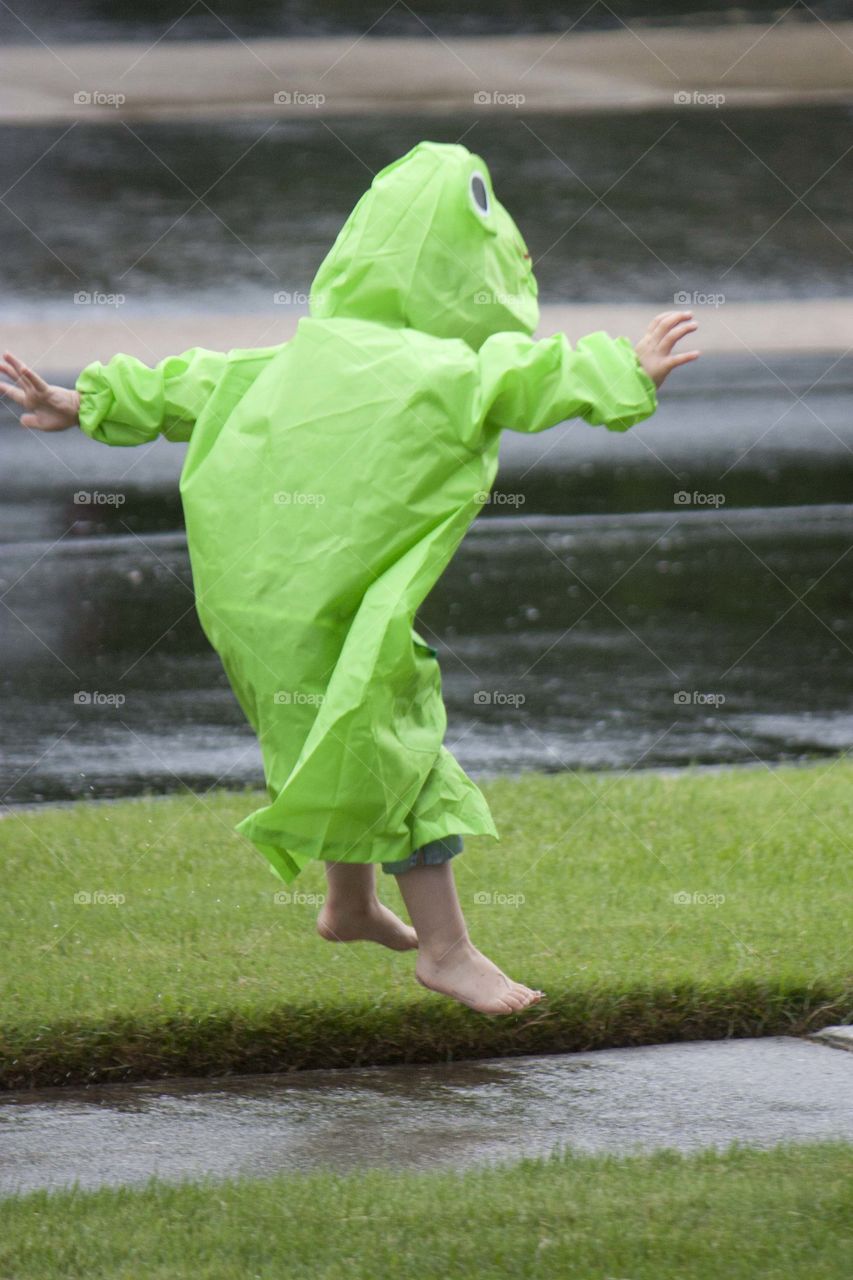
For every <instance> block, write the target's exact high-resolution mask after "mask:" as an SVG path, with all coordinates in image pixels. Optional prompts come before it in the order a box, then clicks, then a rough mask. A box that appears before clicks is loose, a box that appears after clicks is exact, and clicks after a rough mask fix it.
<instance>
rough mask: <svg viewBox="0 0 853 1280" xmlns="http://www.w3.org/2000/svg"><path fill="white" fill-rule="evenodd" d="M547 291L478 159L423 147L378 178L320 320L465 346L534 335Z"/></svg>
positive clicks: (342, 249)
mask: <svg viewBox="0 0 853 1280" xmlns="http://www.w3.org/2000/svg"><path fill="white" fill-rule="evenodd" d="M537 294H538V289H537V285H536V278H535V276H534V274H533V268H532V266H531V262H530V255H529V253H528V251H527V246H526V244H525V243H524V240H523V239H522V236H521V233H520V231H519V230H518V228H517V226H516V225H515V223H514V221H513V220H512V218H511V217H510V215H509V214H508V213H507V211H506V209H505V208H504V207H503V205H502V204H501V203H500V202H499V201H498V200H497V199H496V197H495V194H494V191H493V190H492V181H491V177H490V175H489V170H488V168H487V166H486V164H485V162H484V161H483V160H481V159H480V157H479V156H476V155H473V154H472V153H471V152H470V151H468V149H467V148H466V147H463V146H460V145H459V144H451V143H439V142H419V143H418V145H417V146H416V147H413V148H412V150H411V151H409V152H407V153H406V155H404V156H401V157H400V159H399V160H395V161H394V162H393V163H392V164H389V165H386V167H385V168H384V169H381V170H380V171H379V173H377V175H376V177H375V178H374V179H373V182H372V183H371V185H370V188H369V189H368V190H367V191H366V192H365V193H364V195H363V196H362V197H361V199H360V200H359V201H358V204H357V205H356V206H355V208H354V209H353V211H352V213H351V214H350V216H349V217H348V218H347V220H346V222H345V223H344V225H343V227H342V228H341V231H340V233H339V235H338V237H337V239H336V240H335V243H334V244H333V245H332V248H331V249H330V251H329V253H328V254H327V256H326V258H325V259H324V261H323V263H322V264H321V266H320V269H319V271H318V272H317V275H316V276H315V277H314V283H313V285H312V287H311V315H312V316H313V317H315V318H317V319H325V318H328V317H346V318H349V319H358V320H373V321H376V322H377V323H379V324H386V325H389V326H391V327H394V328H403V327H405V328H410V329H419V330H421V331H422V332H423V333H429V334H432V335H433V336H434V337H437V338H461V339H463V340H464V341H465V342H467V343H468V345H469V346H470V347H472V348H473V349H474V350H477V349H479V347H481V346H482V344H483V343H484V342H485V340H486V339H487V338H488V337H490V336H491V335H492V334H494V333H501V332H503V331H506V330H513V331H516V332H521V333H526V334H532V333H533V331H534V329H535V328H536V326H537V324H538V323H539V306H538V302H537Z"/></svg>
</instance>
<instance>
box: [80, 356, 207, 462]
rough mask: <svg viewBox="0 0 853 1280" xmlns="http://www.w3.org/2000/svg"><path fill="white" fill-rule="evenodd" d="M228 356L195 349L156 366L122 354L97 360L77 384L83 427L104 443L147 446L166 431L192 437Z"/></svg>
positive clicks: (173, 435)
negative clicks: (106, 362)
mask: <svg viewBox="0 0 853 1280" xmlns="http://www.w3.org/2000/svg"><path fill="white" fill-rule="evenodd" d="M228 359H229V357H228V355H227V354H223V353H221V352H219V351H207V350H205V348H204V347H192V348H191V349H190V350H189V351H184V352H183V354H182V355H179V356H168V357H167V358H166V359H165V360H161V361H160V363H159V364H158V365H155V367H154V368H149V366H148V365H146V364H143V363H142V361H141V360H137V359H136V357H135V356H127V355H123V354H119V355H116V356H113V358H112V360H110V362H109V363H108V364H101V363H100V362H99V361H97V360H96V361H95V362H94V363H93V364H89V365H87V366H86V368H85V369H84V370H83V371H82V373H81V374H80V375H79V377H78V378H77V382H76V384H75V386H76V389H77V391H79V393H80V410H79V414H78V421H79V423H80V427H81V428H82V430H83V431H85V432H86V434H87V435H88V436H91V437H92V439H93V440H99V441H101V443H102V444H114V445H132V444H146V443H148V442H149V441H151V440H155V439H156V438H157V436H158V435H161V434H162V435H164V436H166V438H167V439H169V440H189V438H190V436H191V434H192V429H193V427H194V426H195V423H196V419H197V418H198V417H199V416H200V415H201V413H202V411H203V409H204V407H205V405H206V404H207V402H208V400H209V399H210V397H211V395H212V394H213V392H214V390H215V389H216V386H217V384H218V382H219V380H220V378H221V377H222V375H223V373H224V372H225V369H226V366H227V364H228Z"/></svg>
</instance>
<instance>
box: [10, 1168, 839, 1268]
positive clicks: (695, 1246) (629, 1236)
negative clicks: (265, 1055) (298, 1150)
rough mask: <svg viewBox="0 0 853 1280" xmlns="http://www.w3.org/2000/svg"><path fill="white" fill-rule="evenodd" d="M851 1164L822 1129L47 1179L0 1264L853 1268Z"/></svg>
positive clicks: (26, 1201)
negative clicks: (694, 1143) (599, 1150)
mask: <svg viewBox="0 0 853 1280" xmlns="http://www.w3.org/2000/svg"><path fill="white" fill-rule="evenodd" d="M851 1179H853V1148H851V1147H850V1146H846V1145H845V1144H843V1143H820V1144H815V1145H813V1146H788V1145H785V1146H780V1147H775V1148H772V1149H770V1150H767V1151H750V1150H748V1149H744V1148H741V1147H737V1146H732V1147H730V1148H729V1149H728V1150H727V1151H725V1152H715V1151H707V1152H702V1153H700V1154H695V1155H690V1156H684V1155H681V1154H679V1153H678V1152H675V1151H661V1152H656V1153H654V1154H652V1155H648V1156H628V1157H614V1156H604V1157H602V1156H586V1155H580V1154H566V1153H560V1154H557V1155H555V1156H553V1157H550V1158H546V1159H541V1160H523V1161H521V1162H519V1163H518V1164H515V1165H512V1166H504V1167H497V1168H491V1169H477V1170H469V1171H467V1172H465V1173H462V1174H460V1173H456V1172H450V1173H445V1172H441V1173H422V1174H409V1173H407V1174H395V1173H390V1172H386V1171H384V1170H382V1171H373V1170H371V1171H368V1172H359V1173H357V1174H349V1175H345V1176H343V1175H334V1174H310V1175H307V1176H306V1175H280V1176H278V1177H275V1178H271V1179H266V1180H261V1181H257V1180H251V1179H242V1180H240V1181H237V1182H226V1183H220V1184H215V1183H210V1182H208V1183H206V1184H196V1185H193V1184H183V1185H178V1186H170V1185H168V1184H164V1183H157V1182H153V1181H152V1182H150V1183H149V1184H148V1185H146V1186H145V1187H143V1188H140V1189H129V1188H117V1189H116V1188H108V1189H102V1190H98V1191H94V1192H83V1191H79V1190H76V1189H75V1190H73V1191H66V1192H54V1193H46V1192H36V1193H31V1194H29V1195H27V1196H21V1197H11V1198H10V1199H8V1200H4V1201H2V1202H0V1274H2V1275H3V1276H9V1277H12V1276H14V1278H15V1280H30V1278H32V1280H75V1278H76V1277H81V1278H82V1277H85V1280H138V1277H140V1276H145V1280H182V1278H184V1277H187V1278H189V1277H191V1278H192V1280H247V1277H248V1278H249V1280H280V1277H281V1276H287V1277H288V1280H302V1278H303V1277H304V1278H306V1280H307V1278H308V1277H310V1278H311V1280H341V1278H342V1277H344V1276H346V1277H347V1280H376V1277H377V1276H393V1277H394V1280H451V1278H452V1280H468V1278H469V1277H470V1278H472V1280H473V1278H476V1280H493V1278H495V1277H500V1276H511V1277H513V1280H527V1278H528V1277H529V1278H530V1280H534V1278H535V1280H542V1278H544V1277H550V1276H553V1277H560V1280H720V1277H725V1278H726V1280H756V1277H758V1276H760V1277H762V1280H842V1278H845V1280H846V1277H847V1276H849V1274H850V1248H851V1245H853V1237H852V1236H851V1220H850V1191H851ZM439 1225H440V1229H439Z"/></svg>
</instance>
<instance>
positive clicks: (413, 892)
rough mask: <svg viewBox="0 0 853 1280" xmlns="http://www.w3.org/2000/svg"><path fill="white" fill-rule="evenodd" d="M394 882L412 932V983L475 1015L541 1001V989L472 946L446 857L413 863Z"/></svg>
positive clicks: (500, 1011)
mask: <svg viewBox="0 0 853 1280" xmlns="http://www.w3.org/2000/svg"><path fill="white" fill-rule="evenodd" d="M397 883H398V884H399V886H400V893H401V894H402V895H403V901H404V902H405V904H406V907H407V908H408V912H409V915H410V916H411V918H412V923H413V924H414V926H415V929H416V931H417V935H418V944H419V948H418V961H417V965H416V966H415V977H416V978H417V980H418V982H420V983H421V984H422V985H423V986H425V987H429V988H430V990H431V991H438V992H439V993H440V994H441V995H445V996H451V997H452V998H453V999H454V1000H459V1001H461V1003H462V1004H467V1005H469V1006H470V1007H471V1008H472V1009H476V1010H477V1011H478V1012H479V1013H492V1014H498V1013H515V1012H516V1011H517V1010H518V1009H523V1008H525V1006H526V1005H529V1004H535V1003H536V1002H537V1001H539V1000H541V999H542V996H543V994H544V993H543V992H541V991H533V990H531V988H530V987H525V986H523V985H522V984H521V983H520V982H513V981H512V979H511V978H508V977H507V976H506V974H505V973H502V972H501V970H500V969H499V968H498V967H497V965H495V964H492V962H491V960H489V959H487V958H486V956H484V955H483V954H482V952H481V951H478V950H477V948H476V947H475V946H474V944H473V943H472V941H471V939H470V938H469V937H468V928H467V925H466V924H465V917H464V916H463V914H462V907H461V906H460V904H459V896H458V894H457V892H456V882H455V881H454V878H453V868H452V866H451V865H450V862H449V861H448V862H443V863H440V864H439V865H438V866H433V867H426V866H421V867H413V868H412V870H411V871H405V872H403V874H402V875H399V876H397Z"/></svg>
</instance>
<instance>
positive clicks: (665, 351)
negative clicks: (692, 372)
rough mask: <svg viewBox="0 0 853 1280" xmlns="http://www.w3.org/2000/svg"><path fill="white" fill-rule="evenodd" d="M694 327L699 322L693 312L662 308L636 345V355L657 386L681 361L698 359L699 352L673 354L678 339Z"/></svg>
mask: <svg viewBox="0 0 853 1280" xmlns="http://www.w3.org/2000/svg"><path fill="white" fill-rule="evenodd" d="M695 328H697V325H696V321H695V320H694V319H693V312H692V311H663V312H661V314H660V315H659V316H655V318H654V320H653V321H652V322H651V324H650V325H649V327H648V329H647V330H646V332H645V333H644V334H643V336H642V338H641V339H640V341H639V342H638V343H637V344H636V346H635V348H634V350H635V351H636V353H637V358H638V359H639V361H640V364H641V365H642V366H643V368H644V369H645V371H646V373H647V374H648V375H649V377H650V378H651V380H652V382H653V383H654V384H655V386H656V387H659V386H660V385H661V383H662V382H663V380H664V378H665V377H666V376H667V374H668V373H671V372H672V370H673V369H677V368H678V366H679V365H680V364H688V363H689V362H690V361H691V360H698V358H699V352H698V351H685V352H684V353H683V354H682V355H677V356H674V355H671V354H670V352H671V351H672V348H673V347H674V346H675V344H676V342H678V340H679V338H683V337H684V335H685V334H687V333H692V332H693V330H694V329H695Z"/></svg>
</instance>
